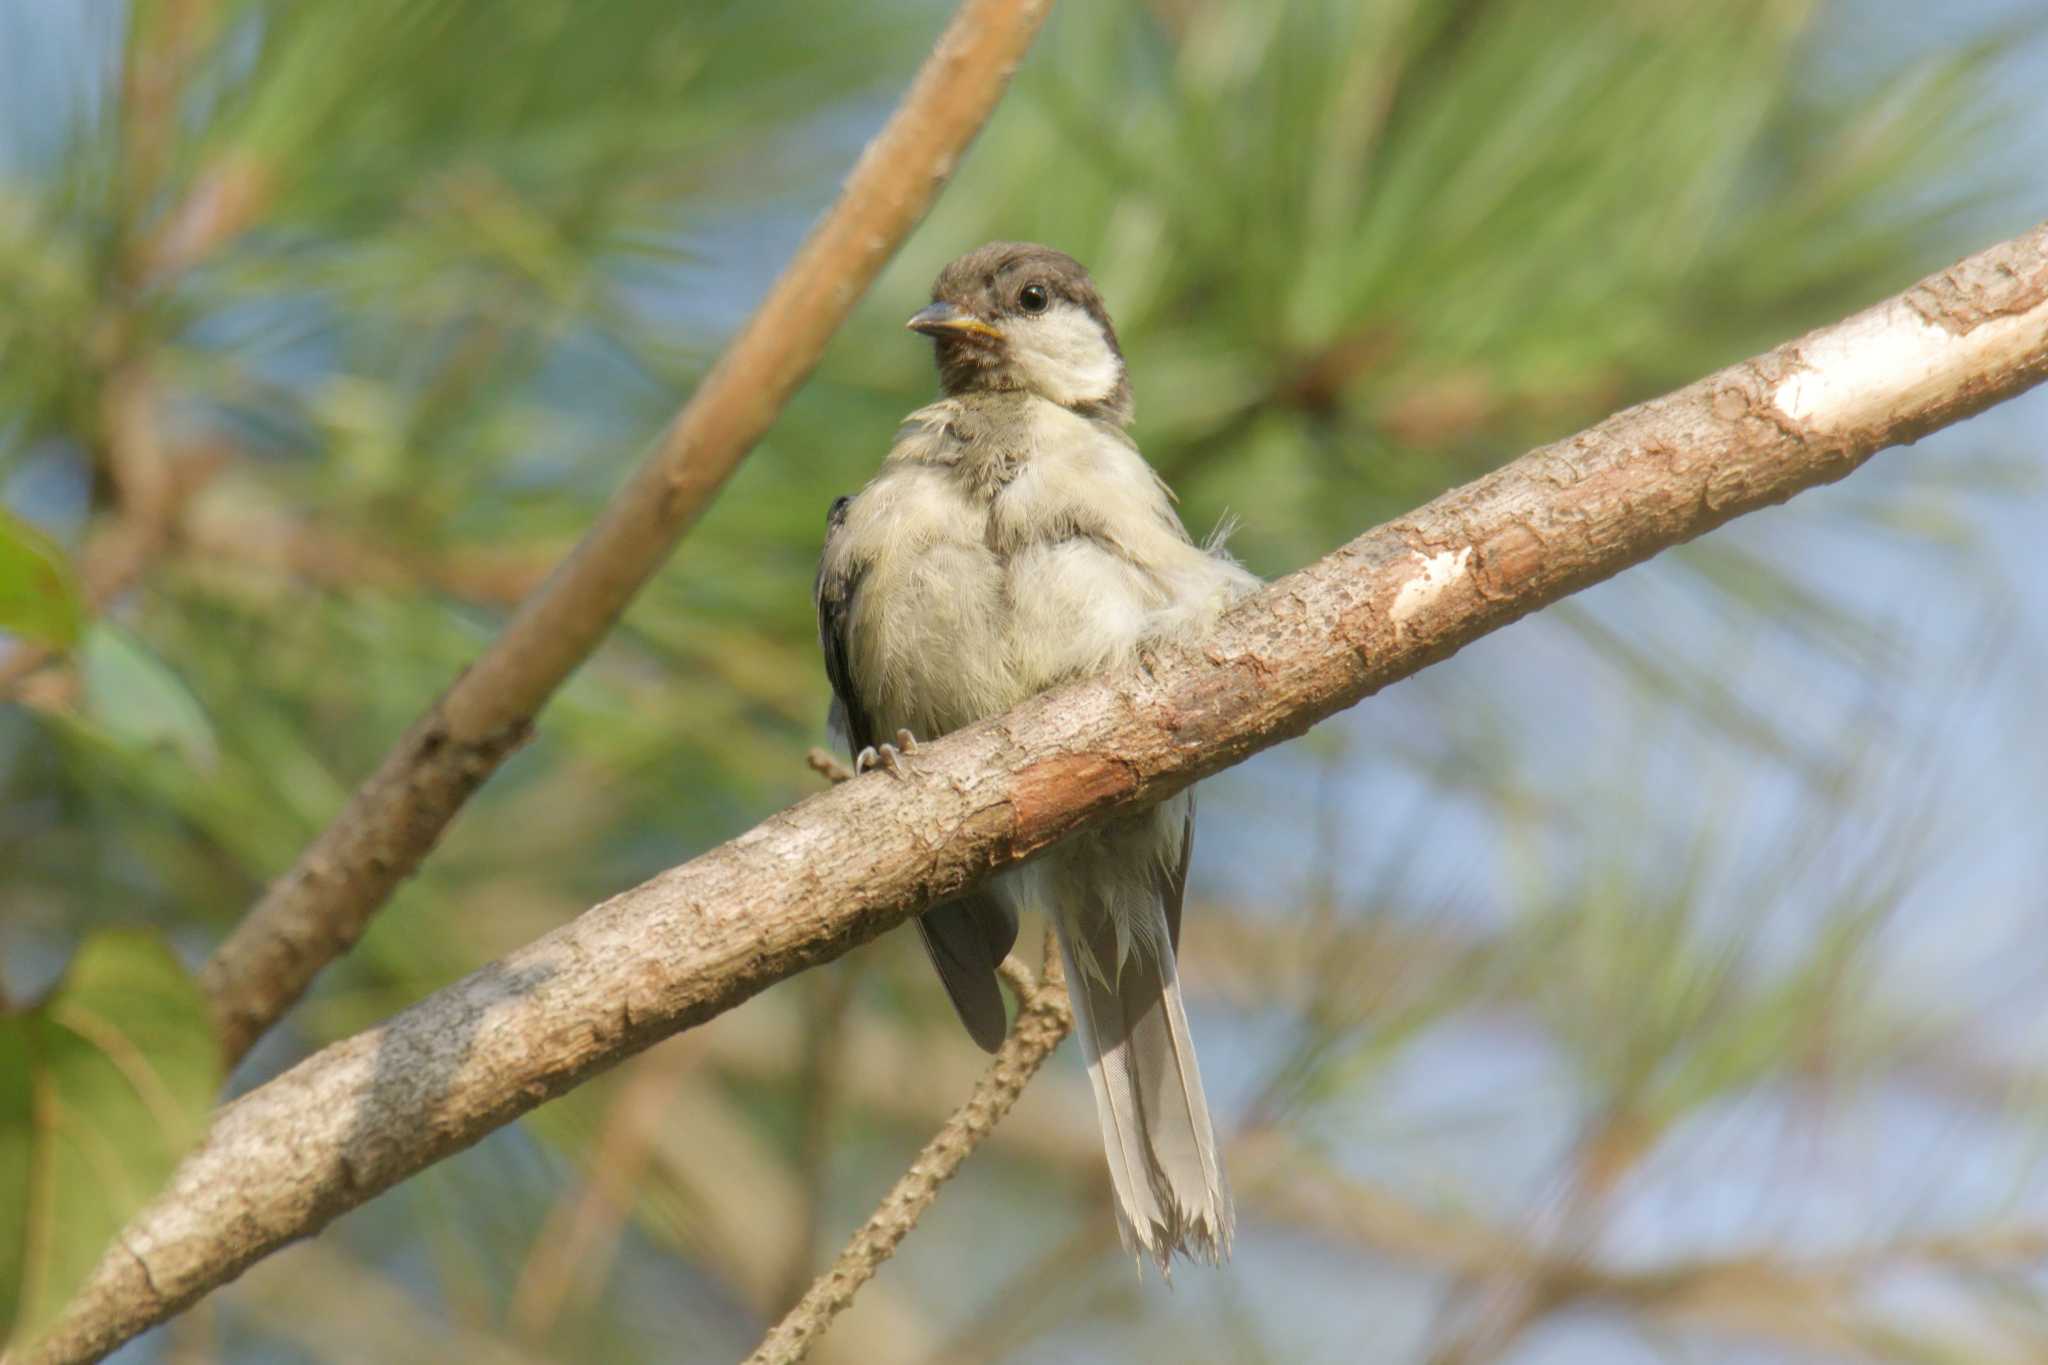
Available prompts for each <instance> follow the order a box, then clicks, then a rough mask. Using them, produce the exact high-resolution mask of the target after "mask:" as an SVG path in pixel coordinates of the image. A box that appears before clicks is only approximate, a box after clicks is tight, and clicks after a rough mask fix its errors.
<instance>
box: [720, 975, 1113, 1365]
mask: <svg viewBox="0 0 2048 1365" xmlns="http://www.w3.org/2000/svg"><path fill="white" fill-rule="evenodd" d="M1045 950H1046V951H1045V979H1044V980H1043V981H1042V982H1041V981H1033V980H1032V979H1031V973H1030V970H1029V969H1028V968H1025V967H1023V966H1022V965H1021V964H1019V963H1018V962H1017V960H1016V959H1015V958H1011V959H1009V960H1008V961H1007V962H1005V963H1004V964H1003V965H1004V966H1005V967H1006V968H1008V969H1010V970H1008V971H1006V972H1005V973H1004V975H1006V976H1009V977H1010V980H1011V984H1012V985H1013V986H1015V987H1016V988H1017V999H1018V1008H1017V1022H1016V1023H1015V1025H1013V1026H1012V1027H1011V1029H1010V1036H1009V1038H1008V1039H1007V1040H1006V1041H1005V1042H1004V1043H1003V1046H1002V1047H1001V1048H1000V1049H999V1050H998V1051H997V1052H996V1055H995V1058H994V1060H993V1061H991V1062H990V1063H989V1068H988V1074H986V1075H985V1076H983V1077H982V1078H981V1082H980V1083H979V1084H978V1085H976V1086H975V1087H974V1093H973V1094H972V1095H970V1096H969V1097H968V1099H967V1102H966V1103H965V1104H963V1105H961V1106H960V1107H959V1108H958V1109H956V1110H954V1111H953V1115H952V1117H951V1118H949V1119H947V1120H946V1122H945V1123H944V1124H942V1125H941V1126H940V1128H939V1131H938V1132H937V1133H935V1134H933V1136H932V1140H931V1141H930V1142H927V1143H926V1144H925V1145H924V1148H923V1150H922V1151H920V1152H919V1153H918V1154H917V1159H916V1160H915V1161H913V1162H911V1163H910V1169H909V1170H907V1171H905V1172H904V1173H903V1175H902V1177H901V1178H900V1179H898V1180H897V1182H896V1183H895V1185H893V1186H891V1187H890V1190H889V1193H888V1194H886V1195H884V1196H883V1197H882V1202H881V1205H880V1206H879V1207H878V1208H876V1210H875V1211H874V1213H873V1214H872V1215H870V1216H869V1218H868V1221H867V1222H865V1223H863V1224H862V1225H861V1227H860V1230H859V1231H858V1232H856V1233H854V1235H853V1239H852V1240H851V1241H849V1242H848V1243H847V1244H846V1248H845V1250H843V1251H841V1252H840V1253H839V1258H838V1259H837V1260H835V1261H834V1262H833V1263H832V1266H831V1268H830V1269H828V1270H827V1271H826V1272H825V1273H824V1274H822V1275H820V1276H819V1277H818V1278H817V1280H816V1281H814V1282H813V1283H812V1285H811V1287H810V1289H809V1290H808V1291H806V1292H805V1294H804V1296H803V1297H802V1298H801V1299H799V1300H798V1301H797V1303H796V1305H795V1306H794V1307H792V1308H791V1309H790V1310H789V1312H787V1313H785V1314H784V1315H783V1317H782V1321H780V1322H778V1323H776V1324H775V1326H774V1328H773V1329H772V1330H770V1332H769V1333H768V1335H767V1336H766V1337H764V1338H762V1340H761V1344H760V1346H759V1347H757V1348H756V1349H755V1351H754V1353H753V1354H752V1355H751V1356H748V1357H747V1360H746V1365H794V1363H795V1362H796V1361H799V1360H802V1359H803V1358H804V1356H805V1355H806V1354H807V1353H808V1352H809V1351H810V1349H811V1347H812V1346H813V1345H814V1344H816V1342H817V1340H818V1338H819V1337H821V1336H823V1335H824V1333H825V1329H826V1328H827V1327H829V1326H831V1325H832V1319H834V1318H836V1317H838V1316H839V1314H840V1313H842V1312H844V1311H845V1309H846V1307H847V1305H849V1304H851V1303H852V1302H853V1296H854V1295H855V1294H857V1293H859V1292H860V1287H861V1286H862V1285H864V1284H866V1283H867V1282H868V1281H869V1280H871V1279H873V1278H874V1276H875V1272H876V1271H878V1270H880V1269H881V1268H882V1262H884V1261H886V1260H888V1259H889V1258H890V1257H891V1256H893V1255H895V1254H896V1248H897V1246H898V1244H900V1243H901V1242H902V1241H903V1239H904V1238H905V1237H907V1236H909V1235H910V1230H911V1229H912V1228H914V1227H916V1226H917V1220H918V1219H919V1218H922V1217H923V1216H924V1211H925V1210H926V1209H928V1208H930V1207H931V1206H932V1203H933V1201H934V1200H936V1199H937V1198H938V1197H939V1186H941V1185H943V1184H945V1183H946V1182H947V1181H948V1180H951V1179H952V1178H953V1175H954V1173H955V1172H957V1171H958V1170H959V1169H960V1164H961V1163H962V1162H964V1161H965V1160H967V1158H968V1156H969V1155H971V1154H972V1153H973V1151H974V1149H975V1148H976V1147H978V1146H980V1145H981V1140H982V1139H983V1138H985V1137H987V1136H988V1135H989V1134H990V1133H991V1132H993V1131H994V1130H995V1126H996V1125H997V1124H998V1123H1001V1122H1002V1121H1003V1115H1005V1114H1007V1113H1009V1112H1010V1106H1011V1105H1013V1104H1015V1103H1016V1102H1017V1097H1018V1096H1019V1095H1021V1094H1023V1093H1024V1087H1025V1086H1027V1085H1029V1084H1030V1083H1031V1078H1032V1077H1033V1076H1035V1075H1037V1074H1038V1068H1039V1067H1041V1066H1043V1065H1045V1059H1046V1058H1048V1057H1050V1056H1052V1052H1053V1049H1054V1048H1056V1047H1058V1046H1059V1045H1060V1041H1061V1040H1062V1039H1064V1038H1065V1037H1066V1036H1067V1034H1068V1032H1069V1031H1071V1030H1072V1029H1073V1027H1074V1012H1073V1010H1072V1009H1071V1008H1069V1007H1068V1004H1067V990H1066V981H1065V979H1064V978H1063V977H1062V976H1061V975H1060V955H1059V949H1058V948H1057V947H1056V946H1055V945H1054V944H1053V941H1052V939H1051V937H1050V936H1049V935H1048V937H1047V939H1046V944H1045Z"/></svg>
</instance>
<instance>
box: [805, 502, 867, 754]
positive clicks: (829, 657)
mask: <svg viewBox="0 0 2048 1365" xmlns="http://www.w3.org/2000/svg"><path fill="white" fill-rule="evenodd" d="M852 501H853V499H852V498H850V497H844V496H842V497H839V498H835V499H833V502H832V510H831V511H830V512H828V513H826V514H825V543H826V544H827V545H829V544H831V543H832V537H834V536H836V535H839V534H840V533H841V532H842V531H844V530H845V529H846V508H847V505H848V504H850V503H851V502H852ZM826 562H827V561H826V559H825V557H823V556H820V558H819V560H818V579H817V582H816V583H814V584H813V585H812V587H811V597H812V599H813V600H814V601H815V602H816V603H817V605H818V647H819V649H821V650H822V651H823V652H824V655H825V676H826V677H827V678H828V679H830V680H831V683H832V710H831V712H830V714H829V716H828V718H827V720H828V723H829V724H830V725H831V726H832V728H833V729H834V730H837V731H838V732H839V733H840V734H842V735H844V736H845V737H846V742H847V746H848V749H849V751H850V752H851V753H855V754H858V753H859V752H860V751H861V750H862V749H865V748H867V747H868V746H869V745H870V744H873V743H874V742H875V735H874V730H875V726H874V722H873V721H872V720H871V719H869V717H868V713H867V708H866V707H865V706H864V705H863V704H862V703H861V699H860V689H859V688H857V687H855V686H854V685H853V663H852V651H851V649H850V647H849V646H848V644H847V639H846V632H847V629H848V625H849V622H850V620H851V618H852V616H853V595H854V593H856V592H858V591H859V590H860V581H861V579H862V578H864V577H865V576H866V574H867V566H866V565H865V564H862V563H856V564H855V565H854V566H853V567H852V569H851V570H849V571H847V572H845V573H838V574H828V573H826V572H825V564H826Z"/></svg>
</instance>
